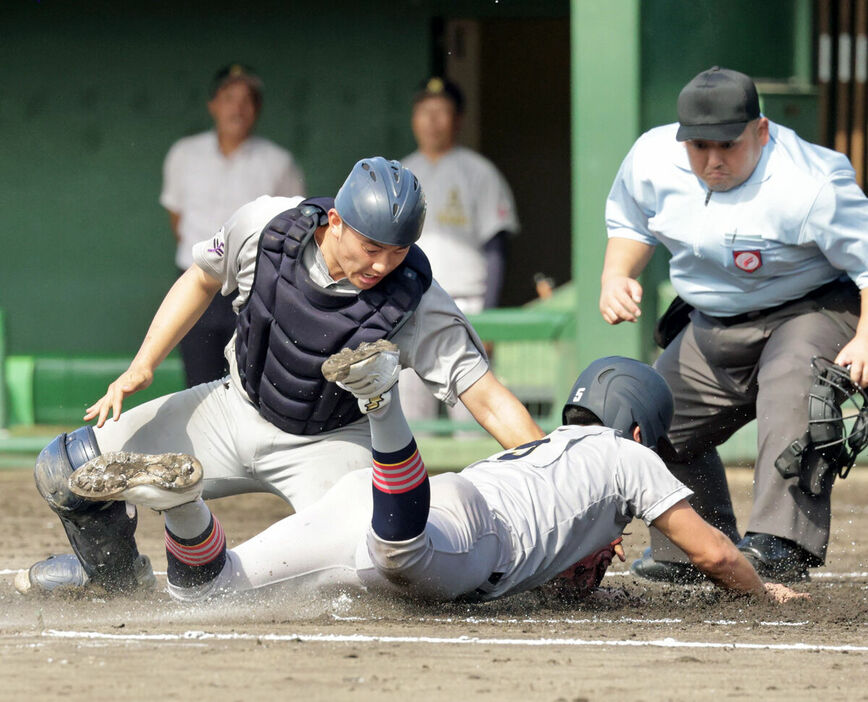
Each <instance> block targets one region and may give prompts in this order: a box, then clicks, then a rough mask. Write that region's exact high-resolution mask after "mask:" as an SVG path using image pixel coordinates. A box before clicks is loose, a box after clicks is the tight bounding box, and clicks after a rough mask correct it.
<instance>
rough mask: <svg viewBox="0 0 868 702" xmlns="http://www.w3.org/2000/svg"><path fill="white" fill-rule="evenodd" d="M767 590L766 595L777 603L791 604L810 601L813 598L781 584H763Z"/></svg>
mask: <svg viewBox="0 0 868 702" xmlns="http://www.w3.org/2000/svg"><path fill="white" fill-rule="evenodd" d="M763 587H764V588H765V589H766V594H767V595H768V596H769V597H771V598H772V599H773V600H774V601H775V602H789V601H790V600H810V599H811V596H810V595H809V594H808V593H807V592H796V591H795V590H793V589H791V588H789V587H787V586H786V585H781V584H780V583H763Z"/></svg>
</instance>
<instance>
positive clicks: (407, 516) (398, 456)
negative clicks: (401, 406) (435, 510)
mask: <svg viewBox="0 0 868 702" xmlns="http://www.w3.org/2000/svg"><path fill="white" fill-rule="evenodd" d="M372 453H373V458H374V479H373V490H374V514H373V517H372V518H371V527H372V528H373V530H374V533H375V534H376V535H377V536H379V537H380V538H381V539H383V540H385V541H407V540H408V539H412V538H413V537H415V536H418V535H419V534H421V533H422V532H423V531H425V524H426V523H427V522H428V508H429V507H430V505H431V487H430V485H429V483H428V471H427V470H425V464H424V463H423V462H422V457H421V456H420V455H419V451H418V449H417V448H416V441H415V439H413V438H412V436H411V438H410V443H409V444H407V445H406V446H405V447H404V448H403V449H401V450H399V451H392V452H388V453H385V452H382V451H377V450H376V449H374V450H373V451H372Z"/></svg>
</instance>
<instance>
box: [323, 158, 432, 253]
mask: <svg viewBox="0 0 868 702" xmlns="http://www.w3.org/2000/svg"><path fill="white" fill-rule="evenodd" d="M335 209H336V210H337V212H338V214H339V215H340V216H341V219H343V220H344V222H346V224H347V225H348V226H350V227H352V228H353V229H355V230H356V231H357V232H358V233H359V234H361V235H363V236H366V237H367V238H368V239H372V240H374V241H376V242H377V243H380V244H387V245H390V246H409V245H410V244H413V243H415V242H416V241H417V240H418V239H419V237H420V236H421V235H422V225H423V224H424V223H425V210H426V204H425V194H424V193H423V192H422V186H421V185H420V184H419V179H418V178H416V176H415V175H413V173H412V172H410V171H409V170H408V169H406V168H404V167H403V166H402V165H401V164H400V163H399V162H398V161H387V160H386V159H384V158H383V157H382V156H373V157H371V158H363V159H362V160H361V161H359V162H358V163H357V164H356V165H355V166H353V170H352V171H350V175H349V176H347V179H346V180H345V181H344V184H343V185H342V186H341V189H340V190H338V194H337V195H336V196H335Z"/></svg>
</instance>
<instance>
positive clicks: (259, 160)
mask: <svg viewBox="0 0 868 702" xmlns="http://www.w3.org/2000/svg"><path fill="white" fill-rule="evenodd" d="M261 111H262V81H261V80H260V79H259V77H258V76H257V75H255V74H254V73H253V71H252V70H251V69H250V68H249V67H247V66H242V65H241V64H231V65H229V66H226V67H224V68H222V69H220V70H219V71H218V72H217V74H216V75H215V76H214V80H213V82H212V84H211V92H210V99H209V101H208V112H209V113H210V115H211V118H212V119H213V120H214V129H212V130H209V131H207V132H202V133H201V134H194V135H193V136H188V137H184V138H183V139H179V140H178V141H177V142H175V144H173V145H172V148H171V149H169V153H168V155H167V156H166V160H165V162H164V163H163V190H162V192H161V193H160V204H161V205H162V206H163V207H165V208H166V210H168V212H169V220H170V224H171V226H172V231H173V232H174V234H175V240H176V242H177V252H176V254H175V264H176V265H177V267H178V271H179V274H181V273H183V272H184V271H186V270H187V269H188V268H189V267H190V266H191V265H193V245H194V244H197V243H198V242H200V241H202V240H203V239H206V238H208V237H210V236H213V234H214V232H216V231H217V230H218V229H219V228H220V225H222V224H223V223H224V222H225V221H226V220H227V219H229V217H230V216H231V215H232V213H233V212H235V210H237V209H238V208H239V207H241V205H243V204H244V203H246V202H250V201H251V200H255V199H256V198H257V197H259V196H260V195H285V196H288V197H289V196H294V195H304V194H305V186H304V177H303V175H302V172H301V169H300V168H299V166H298V164H297V163H296V162H295V160H294V159H293V157H292V154H290V153H289V152H288V151H287V150H286V149H284V148H282V147H280V146H278V145H277V144H275V143H274V142H271V141H269V140H268V139H263V138H262V137H258V136H255V135H254V134H252V131H253V128H254V126H255V125H256V120H257V119H258V118H259V115H260V113H261ZM234 328H235V315H234V314H233V312H232V298H231V297H223V296H222V295H218V296H216V297H215V298H214V300H213V301H212V303H211V305H209V307H208V309H207V310H206V311H205V313H204V314H203V315H202V317H200V318H199V320H198V321H197V322H196V324H195V325H194V326H193V328H192V329H191V330H190V331H189V332H188V333H187V335H186V336H185V337H184V338H183V339H182V340H181V343H180V347H181V357H182V359H183V361H184V370H185V373H186V376H187V386H188V387H192V386H194V385H198V384H199V383H204V382H208V381H210V380H217V379H218V378H222V377H223V376H224V375H225V359H224V358H223V347H224V346H226V342H227V341H229V337H230V336H231V335H232V331H233V329H234Z"/></svg>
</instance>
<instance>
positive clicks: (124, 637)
mask: <svg viewBox="0 0 868 702" xmlns="http://www.w3.org/2000/svg"><path fill="white" fill-rule="evenodd" d="M41 635H42V636H43V637H45V638H52V639H87V640H91V641H116V642H134V641H137V642H140V641H145V642H155V643H163V642H169V643H171V642H176V641H177V642H183V643H189V642H190V641H197V642H203V641H257V642H270V643H352V644H390V643H403V644H433V645H445V646H449V645H454V646H468V645H470V646H586V647H588V646H597V647H605V646H620V647H633V648H636V647H655V648H707V649H730V650H750V651H755V650H766V651H809V652H832V653H841V652H844V651H846V652H848V653H855V652H859V653H863V652H868V646H853V645H843V646H828V645H824V644H809V643H792V644H780V643H739V642H733V643H718V642H713V641H679V640H678V639H673V638H670V637H667V638H664V639H651V640H646V641H641V640H638V641H637V640H635V639H632V640H620V641H619V640H611V639H602V640H598V639H565V638H556V639H507V638H483V637H477V636H457V637H438V636H375V635H368V634H241V633H237V632H232V633H227V634H221V633H215V632H207V631H185V632H184V633H183V634H106V633H103V632H98V631H63V630H58V629H47V630H45V631H43V632H42V634H41Z"/></svg>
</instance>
